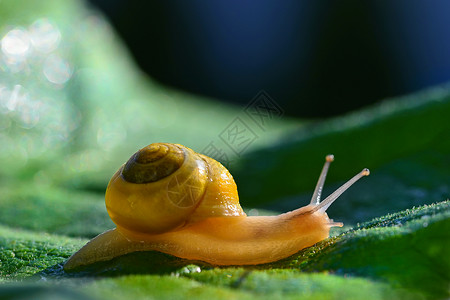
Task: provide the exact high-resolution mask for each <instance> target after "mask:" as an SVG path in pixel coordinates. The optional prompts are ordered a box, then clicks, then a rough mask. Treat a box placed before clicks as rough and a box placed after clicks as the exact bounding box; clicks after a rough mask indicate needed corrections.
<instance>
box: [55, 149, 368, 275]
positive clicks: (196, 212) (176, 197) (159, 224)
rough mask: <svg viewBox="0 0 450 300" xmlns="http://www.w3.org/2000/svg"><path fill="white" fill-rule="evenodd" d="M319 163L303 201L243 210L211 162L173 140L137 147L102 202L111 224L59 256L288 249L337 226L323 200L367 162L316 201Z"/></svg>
mask: <svg viewBox="0 0 450 300" xmlns="http://www.w3.org/2000/svg"><path fill="white" fill-rule="evenodd" d="M333 160H334V157H333V155H328V156H326V159H325V164H324V166H323V169H322V172H321V174H320V177H319V180H318V182H317V185H316V188H315V191H314V193H313V196H312V199H311V202H310V204H309V205H307V206H304V207H301V208H299V209H296V210H293V211H291V212H287V213H284V214H280V215H278V216H250V217H248V216H247V215H246V214H245V213H244V211H243V210H242V208H241V206H240V204H239V198H238V194H237V187H236V184H235V182H234V180H233V177H232V176H231V174H230V173H229V171H228V170H227V169H226V168H225V167H224V166H222V165H221V164H220V163H219V162H217V161H215V160H214V159H212V158H209V157H207V156H205V155H202V154H199V153H196V152H194V151H193V150H191V149H189V148H187V147H184V146H182V145H178V144H169V143H154V144H151V145H148V146H147V147H144V148H142V149H140V150H139V151H138V152H136V153H135V154H134V155H132V156H131V158H130V159H129V160H128V161H127V162H126V163H125V164H124V165H122V166H121V167H120V168H119V170H118V171H117V172H116V173H115V174H114V175H113V177H112V178H111V181H110V182H109V184H108V187H107V189H106V194H105V202H106V208H107V211H108V214H109V216H110V217H111V219H112V220H113V222H114V223H115V224H116V225H117V228H115V229H111V230H108V231H106V232H104V233H102V234H100V235H98V236H97V237H95V238H94V239H92V240H91V241H89V242H88V243H87V244H86V245H85V246H84V247H82V248H81V249H80V250H79V251H78V252H76V253H75V254H73V255H72V256H71V257H70V258H69V259H68V261H67V262H66V263H65V265H64V268H65V269H66V270H70V269H74V268H76V267H79V266H83V265H89V264H92V263H94V262H97V261H106V260H110V259H112V258H114V257H117V256H121V255H124V254H127V253H130V252H135V251H149V250H156V251H160V252H164V253H168V254H171V255H174V256H177V257H180V258H185V259H190V260H199V261H204V262H207V263H210V264H212V265H250V264H252V265H253V264H262V263H268V262H273V261H277V260H280V259H282V258H285V257H288V256H290V255H292V254H295V253H296V252H298V251H300V250H301V249H303V248H306V247H310V246H312V245H314V244H315V243H317V242H319V241H321V240H323V239H326V238H327V237H328V236H329V231H330V228H331V227H333V226H339V227H341V226H343V224H342V223H340V222H334V221H333V220H332V219H329V218H328V216H327V213H326V212H325V211H326V210H327V208H328V207H329V206H330V205H331V204H332V203H333V202H334V201H335V200H336V199H337V198H338V197H339V196H340V195H341V194H342V193H343V192H344V191H345V190H347V189H348V188H349V187H350V186H351V185H352V184H353V183H355V182H356V181H357V180H359V179H360V178H361V177H363V176H367V175H369V170H368V169H363V170H362V171H361V172H360V173H358V174H357V175H355V176H354V177H353V178H351V179H350V180H349V181H348V182H346V183H345V184H343V185H342V186H341V187H340V188H338V189H337V190H336V191H335V192H333V193H332V194H331V195H330V196H328V197H327V198H326V199H325V200H323V201H322V202H321V201H320V198H321V192H322V187H323V184H324V182H325V178H326V175H327V172H328V168H329V165H330V163H331V162H332V161H333Z"/></svg>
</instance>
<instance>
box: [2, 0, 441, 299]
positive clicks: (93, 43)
mask: <svg viewBox="0 0 450 300" xmlns="http://www.w3.org/2000/svg"><path fill="white" fill-rule="evenodd" d="M0 38H1V52H0V72H1V73H0V74H1V75H0V76H1V81H0V145H1V148H0V164H1V165H2V168H0V282H2V284H1V285H0V297H9V298H10V299H21V298H27V297H28V298H29V297H30V296H31V295H32V296H33V298H36V299H48V298H49V297H56V298H58V299H85V298H86V297H87V296H86V295H89V297H92V298H93V299H96V298H99V299H101V298H111V299H121V298H130V297H135V298H136V299H141V298H148V297H155V298H159V299H160V298H174V297H197V298H211V297H214V298H218V299H220V298H227V299H229V298H243V299H246V298H254V297H256V296H257V297H259V298H268V299H269V298H270V299H273V298H283V299H284V298H298V297H303V298H305V299H342V298H347V299H361V298H367V299H385V298H390V299H391V298H405V297H407V298H412V299H414V298H415V297H417V298H420V297H422V296H424V297H426V298H445V297H448V296H449V295H448V292H449V290H448V286H449V283H450V279H449V277H448V274H449V273H450V272H449V271H450V262H449V261H448V255H447V254H448V251H449V249H450V245H449V240H450V239H449V238H450V237H449V232H450V228H449V220H450V218H449V217H450V216H449V214H450V212H449V202H448V201H447V202H440V201H443V200H446V199H448V195H449V194H450V190H449V189H450V188H449V185H448V183H449V182H450V168H449V166H450V161H449V160H450V138H449V137H450V136H449V132H450V128H449V127H450V125H449V124H450V123H449V122H448V121H447V120H446V118H447V116H448V114H449V113H450V91H449V87H446V86H444V87H437V88H435V89H431V90H428V91H424V92H422V93H418V94H416V95H410V96H405V97H403V98H398V99H390V100H387V101H385V102H383V103H380V104H378V105H376V106H373V107H369V108H366V109H364V110H361V111H358V112H354V113H351V114H348V115H345V116H342V117H338V118H334V119H330V120H324V121H317V122H312V121H305V120H289V119H285V118H279V117H276V118H271V119H270V120H269V121H270V122H269V123H267V124H266V125H267V126H265V127H261V126H258V124H257V123H256V122H255V120H254V119H252V118H251V117H250V116H249V115H248V114H246V113H245V111H244V110H243V109H242V108H238V107H234V106H229V105H226V104H223V103H218V102H215V101H214V100H212V99H205V98H199V97H197V96H193V95H188V94H185V93H182V92H180V91H174V90H170V89H168V88H165V87H163V86H160V85H158V84H156V83H155V82H153V81H151V80H150V79H148V78H146V77H145V75H143V74H141V73H140V72H139V71H138V70H137V69H136V67H135V66H134V65H133V63H132V62H131V61H130V60H129V58H128V55H127V53H126V50H125V49H123V47H122V46H121V42H120V41H119V40H118V39H117V37H116V35H115V34H114V32H113V31H112V30H111V28H110V26H109V25H108V23H107V22H106V21H105V20H104V19H103V18H102V16H101V15H99V14H98V13H97V12H95V11H94V10H92V9H91V8H88V7H86V6H85V4H84V3H82V2H80V1H75V0H71V1H57V0H46V1H40V2H35V1H25V0H15V1H12V0H9V1H2V2H0ZM249 101H250V99H249ZM236 118H239V119H240V120H241V121H242V122H244V123H245V124H246V125H247V126H249V128H251V130H252V131H254V133H255V135H256V136H257V138H256V139H255V140H254V141H253V142H252V143H251V144H250V145H249V147H248V148H247V149H246V151H245V152H244V153H243V155H242V154H241V153H239V154H233V152H232V151H231V150H230V149H229V147H228V146H227V145H226V142H224V141H223V140H222V139H221V138H220V137H221V134H223V133H224V132H225V130H226V129H227V128H228V126H229V125H230V124H232V123H233V122H234V121H235V120H236ZM212 120H213V121H212ZM160 141H164V142H175V143H181V144H185V145H186V146H189V147H192V148H193V149H194V150H196V151H202V150H204V149H206V148H207V146H208V145H210V143H214V144H215V145H216V146H217V147H218V148H219V150H221V151H222V152H225V154H227V155H228V158H229V159H230V160H231V161H232V163H231V164H230V167H231V170H232V172H233V174H234V176H235V178H236V180H237V182H238V186H239V191H240V195H241V204H242V205H243V206H245V207H246V208H248V209H251V208H255V207H256V208H257V209H252V210H250V212H251V214H258V213H263V211H262V210H260V209H259V208H260V207H264V208H265V209H269V210H271V211H272V212H273V211H285V210H288V209H294V208H297V207H299V206H302V205H304V204H306V203H307V202H308V201H309V199H308V198H309V197H310V194H311V191H312V190H313V188H314V184H315V182H316V180H317V176H318V174H319V173H320V168H321V165H322V163H323V157H324V156H325V155H326V154H328V153H329V152H333V154H335V156H336V162H334V163H333V166H332V168H331V170H330V175H329V176H328V182H330V183H331V184H329V185H328V186H327V187H326V189H325V192H324V194H327V193H328V192H331V191H332V190H333V189H335V188H337V187H338V186H339V185H340V184H341V182H342V181H343V180H345V179H347V178H348V177H350V176H352V175H353V174H355V173H356V172H358V171H359V170H360V169H362V168H363V167H369V168H370V169H371V171H372V175H371V176H370V177H369V178H365V179H364V180H362V181H361V182H358V184H357V185H356V186H355V187H352V189H351V190H349V191H348V192H346V194H344V195H343V196H342V197H341V199H339V200H338V201H337V202H336V204H333V206H332V207H331V208H330V210H329V215H330V217H333V218H335V219H336V220H339V221H344V222H346V225H347V227H346V229H344V230H341V231H335V234H337V233H339V232H340V233H341V234H340V235H337V236H335V237H333V238H330V239H327V240H325V241H322V242H320V243H318V244H317V245H315V246H314V247H311V248H307V249H304V250H302V251H300V252H299V253H297V254H295V255H294V256H291V257H289V258H286V259H285V260H282V261H279V262H275V263H272V264H266V265H261V266H249V267H245V268H242V267H236V268H235V267H226V268H215V267H213V266H210V265H207V264H204V263H201V262H192V261H186V260H182V259H179V258H175V257H172V256H170V255H166V254H162V253H157V252H143V253H133V254H130V255H125V256H123V257H119V258H117V259H114V260H112V261H110V262H106V263H98V264H94V265H92V266H89V267H88V268H86V269H84V270H79V272H75V273H70V274H67V273H64V271H63V270H62V265H61V264H62V263H63V262H64V261H65V260H66V259H67V258H68V257H69V256H70V255H71V254H72V253H73V252H75V251H76V250H77V249H79V248H80V247H81V246H82V245H83V244H84V243H86V242H87V239H88V238H91V237H93V236H95V235H96V234H98V233H100V232H102V231H104V230H106V229H109V228H111V227H113V226H114V225H113V223H112V222H111V220H110V219H109V217H108V215H107V213H106V210H105V208H104V202H103V192H104V189H105V187H106V183H107V182H108V180H109V178H110V176H111V175H112V174H113V173H114V171H115V170H116V169H117V168H118V167H119V166H120V165H121V164H122V163H123V162H125V161H126V160H127V159H128V157H129V156H130V155H131V154H132V153H134V152H135V151H136V150H137V149H138V148H139V147H142V146H145V145H147V144H149V143H151V142H160ZM222 154H223V153H222ZM216 155H217V156H215V155H212V156H214V157H216V158H218V159H219V160H220V159H221V158H223V156H222V155H220V153H216ZM222 161H223V160H222ZM223 162H224V163H225V161H223ZM436 202H440V203H437V204H433V205H429V206H421V207H419V208H413V209H410V208H411V207H413V206H419V205H423V204H431V203H436ZM394 211H401V212H399V213H396V214H388V213H392V212H394ZM386 214H387V215H386ZM381 215H386V216H384V217H381V218H376V219H373V220H372V221H370V222H367V221H368V220H370V219H372V218H374V217H377V216H381ZM358 222H365V223H363V224H362V225H359V226H358V225H356V223H358ZM353 225H356V226H354V227H353V228H352V226H353ZM314 272H319V273H314ZM74 290H76V292H74Z"/></svg>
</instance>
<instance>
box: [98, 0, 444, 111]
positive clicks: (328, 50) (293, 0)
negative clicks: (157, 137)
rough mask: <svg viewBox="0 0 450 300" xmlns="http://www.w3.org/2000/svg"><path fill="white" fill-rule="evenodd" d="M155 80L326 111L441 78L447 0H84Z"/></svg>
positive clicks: (231, 97)
mask: <svg viewBox="0 0 450 300" xmlns="http://www.w3.org/2000/svg"><path fill="white" fill-rule="evenodd" d="M91 2H92V3H93V4H94V5H95V6H96V7H98V8H100V9H101V10H102V11H103V12H104V13H105V14H106V15H107V17H108V18H109V19H110V21H111V22H112V23H113V25H114V26H115V28H116V30H117V31H118V33H119V34H120V36H121V37H122V39H123V40H124V41H125V42H126V44H127V45H128V47H129V49H130V50H131V52H132V54H133V56H134V58H135V59H136V61H137V63H138V64H139V66H140V67H141V68H142V69H143V70H144V71H145V72H147V73H148V74H149V75H150V76H152V77H153V78H154V79H156V80H158V81H159V82H161V83H163V84H165V85H168V86H172V87H175V88H178V89H182V90H185V91H189V92H193V93H196V94H201V95H206V96H211V97H215V98H218V99H221V100H224V101H230V102H234V103H238V104H241V105H246V104H247V103H248V102H250V100H251V99H252V98H253V97H254V96H255V95H256V94H257V93H258V91H260V90H265V91H267V93H268V94H269V95H270V96H271V97H272V98H273V99H274V100H275V101H276V102H277V103H278V104H280V106H281V107H283V109H284V110H285V112H286V114H288V115H291V116H298V117H325V116H330V115H336V114H340V113H343V112H346V111H349V110H353V109H356V108H358V107H361V106H364V105H367V104H370V103H373V102H376V101H379V100H382V99H383V98H386V97H391V96H396V95H402V94H406V93H410V92H414V91H416V90H420V89H423V88H425V87H428V86H432V85H436V84H439V83H443V82H447V81H449V79H450V1H447V0H431V1H418V0H397V1H389V0H372V1H363V0H341V1H331V0H329V1H313V0H310V1H306V0H303V1H301V0H285V1H275V0H273V1H271V0H259V1H245V0H244V1H237V0H234V1H228V0H215V1H198V0H191V1H137V0H133V1H127V0H91Z"/></svg>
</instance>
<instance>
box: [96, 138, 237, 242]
mask: <svg viewBox="0 0 450 300" xmlns="http://www.w3.org/2000/svg"><path fill="white" fill-rule="evenodd" d="M105 199H106V208H107V210H108V213H109V216H110V217H111V219H112V220H113V221H114V223H116V225H117V227H118V228H124V229H127V230H130V231H137V232H144V233H162V232H166V231H168V230H173V229H175V228H178V227H181V226H183V225H185V224H186V223H190V222H195V221H199V220H201V219H205V218H209V217H217V216H245V215H246V214H245V213H244V211H243V210H242V208H241V206H240V204H239V197H238V193H237V187H236V183H235V182H234V180H233V177H232V176H231V174H230V173H229V172H228V170H227V169H226V168H225V167H223V166H222V165H221V164H220V163H219V162H217V161H215V160H213V159H211V158H209V157H207V156H204V155H201V154H198V153H195V152H194V151H193V150H191V149H189V148H187V147H183V146H181V145H176V144H165V143H157V144H151V145H149V146H147V147H145V148H142V149H141V150H139V151H138V152H136V153H135V154H134V155H133V156H132V157H131V158H130V159H129V160H128V162H127V163H126V164H124V165H123V166H122V167H121V168H120V169H119V170H118V171H117V172H116V173H115V174H114V176H113V177H112V179H111V181H110V183H109V185H108V187H107V189H106V196H105Z"/></svg>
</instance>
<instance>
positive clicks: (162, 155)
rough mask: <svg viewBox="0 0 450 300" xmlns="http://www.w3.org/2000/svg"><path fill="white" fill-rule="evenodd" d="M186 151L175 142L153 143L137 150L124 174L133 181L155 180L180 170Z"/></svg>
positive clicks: (128, 179) (129, 180)
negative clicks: (174, 143)
mask: <svg viewBox="0 0 450 300" xmlns="http://www.w3.org/2000/svg"><path fill="white" fill-rule="evenodd" d="M183 162H184V152H183V150H182V149H180V148H179V147H177V146H175V145H173V144H162V143H158V144H151V145H148V146H147V147H144V148H142V149H141V150H139V151H138V152H136V153H135V154H134V155H133V156H132V157H131V158H130V159H129V160H128V161H127V163H126V164H125V166H124V167H123V170H122V176H123V177H124V178H125V180H126V181H128V182H131V183H148V182H155V181H158V180H160V179H163V178H164V177H167V176H169V175H171V174H172V173H174V172H175V171H176V170H178V169H179V168H180V167H181V165H182V164H183Z"/></svg>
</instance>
